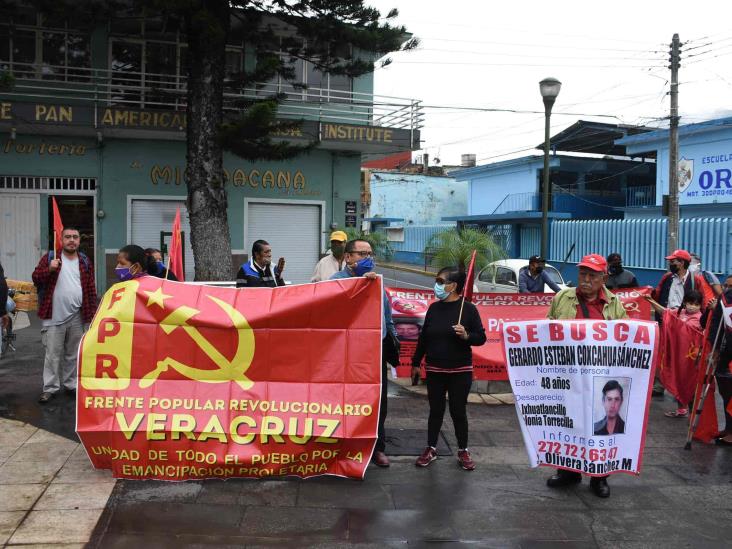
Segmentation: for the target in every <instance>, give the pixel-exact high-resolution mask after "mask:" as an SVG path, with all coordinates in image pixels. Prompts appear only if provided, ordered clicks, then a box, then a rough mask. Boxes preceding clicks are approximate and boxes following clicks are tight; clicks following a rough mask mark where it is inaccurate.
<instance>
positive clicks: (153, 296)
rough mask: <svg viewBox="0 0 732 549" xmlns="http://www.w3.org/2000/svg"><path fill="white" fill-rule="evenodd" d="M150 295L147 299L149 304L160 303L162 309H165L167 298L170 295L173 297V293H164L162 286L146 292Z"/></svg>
mask: <svg viewBox="0 0 732 549" xmlns="http://www.w3.org/2000/svg"><path fill="white" fill-rule="evenodd" d="M145 293H146V294H147V296H148V300H147V306H148V307H149V306H150V305H159V306H160V308H161V309H165V300H166V299H168V298H169V297H173V296H172V295H167V294H164V293H163V289H162V288H158V289H157V290H155V291H154V292H145Z"/></svg>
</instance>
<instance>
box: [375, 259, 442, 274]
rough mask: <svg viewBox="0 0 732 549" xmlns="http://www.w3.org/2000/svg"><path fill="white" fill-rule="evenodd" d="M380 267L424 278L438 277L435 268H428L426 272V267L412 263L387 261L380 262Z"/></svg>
mask: <svg viewBox="0 0 732 549" xmlns="http://www.w3.org/2000/svg"><path fill="white" fill-rule="evenodd" d="M378 266H379V267H381V268H383V269H396V270H397V271H404V272H405V273H412V274H418V275H424V276H430V277H432V276H437V271H435V270H434V267H432V266H428V267H427V270H425V268H424V265H414V264H412V263H399V262H397V261H391V262H389V263H387V262H385V261H379V263H378Z"/></svg>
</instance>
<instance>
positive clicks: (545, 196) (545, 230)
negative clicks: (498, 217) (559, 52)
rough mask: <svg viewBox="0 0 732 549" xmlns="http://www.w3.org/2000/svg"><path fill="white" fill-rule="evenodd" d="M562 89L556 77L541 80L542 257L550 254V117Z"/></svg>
mask: <svg viewBox="0 0 732 549" xmlns="http://www.w3.org/2000/svg"><path fill="white" fill-rule="evenodd" d="M560 89H562V83H561V82H560V81H559V80H557V79H556V78H545V79H544V80H542V81H541V82H539V91H540V92H541V97H542V99H543V100H544V181H543V185H542V190H541V257H543V258H544V259H546V258H547V255H548V254H549V119H550V118H551V115H552V106H553V105H554V101H555V100H556V98H557V96H558V95H559V90H560Z"/></svg>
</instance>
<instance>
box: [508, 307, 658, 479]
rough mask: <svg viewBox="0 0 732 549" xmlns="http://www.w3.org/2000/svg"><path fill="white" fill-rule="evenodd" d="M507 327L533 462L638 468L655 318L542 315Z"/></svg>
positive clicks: (595, 470)
mask: <svg viewBox="0 0 732 549" xmlns="http://www.w3.org/2000/svg"><path fill="white" fill-rule="evenodd" d="M503 333H504V336H503V342H504V357H505V360H506V364H507V367H508V376H509V379H510V381H511V387H512V388H513V393H514V396H515V398H516V412H517V413H518V419H519V423H520V424H521V433H522V434H523V439H524V445H525V446H526V451H527V453H528V456H529V462H530V464H531V466H532V467H536V466H538V465H548V466H552V467H557V468H562V469H568V470H571V471H577V472H580V473H585V474H588V475H592V476H602V475H608V474H612V473H618V472H624V473H632V474H639V473H640V468H641V460H642V456H643V445H644V438H645V432H646V422H647V420H648V408H649V405H650V393H651V389H652V385H653V375H654V371H655V367H656V359H657V354H658V326H657V324H656V323H654V322H649V321H636V320H606V321H600V320H539V321H524V322H507V323H505V324H504V332H503Z"/></svg>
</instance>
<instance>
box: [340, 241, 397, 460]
mask: <svg viewBox="0 0 732 549" xmlns="http://www.w3.org/2000/svg"><path fill="white" fill-rule="evenodd" d="M373 257H374V252H373V251H372V250H371V244H369V243H368V242H367V241H366V240H349V241H348V242H347V243H346V253H345V255H344V258H345V261H346V265H345V267H343V270H341V271H338V272H337V273H335V274H334V275H333V276H331V277H330V279H331V280H336V279H339V278H351V277H354V276H363V277H364V278H368V279H370V280H374V281H375V280H377V279H378V277H379V275H377V274H376V273H375V272H374V259H373ZM389 335H390V336H393V340H396V328H394V321H393V320H392V318H391V306H390V305H389V298H388V297H387V296H386V292H384V316H383V318H382V319H381V338H382V340H383V341H384V342H385V341H386V338H387V336H389ZM382 345H384V343H382ZM383 356H384V353H382V359H381V406H380V409H379V432H378V438H377V439H376V448H375V450H374V455H373V457H372V458H371V461H372V462H373V463H374V465H378V466H379V467H389V458H388V457H386V454H385V453H384V450H386V432H385V430H384V422H385V421H386V405H387V396H386V393H387V390H386V389H387V384H388V380H387V373H386V360H384V358H383Z"/></svg>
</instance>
